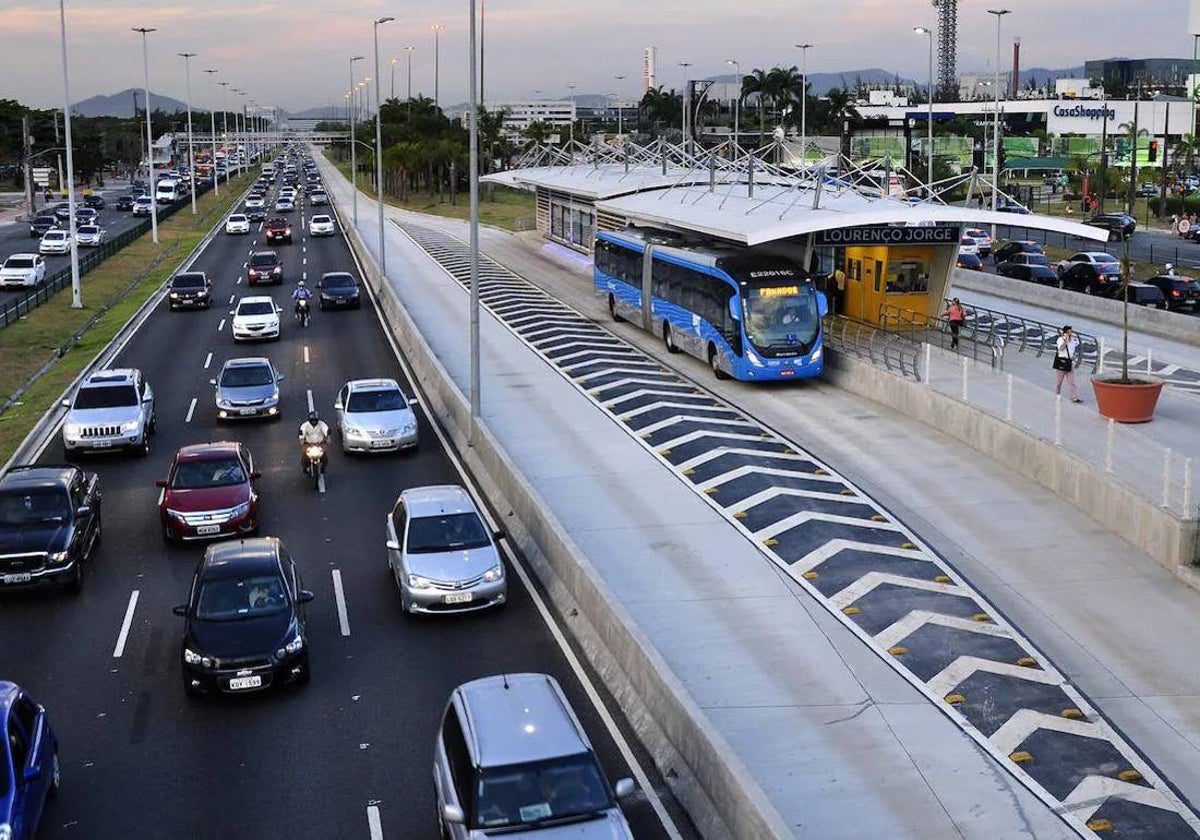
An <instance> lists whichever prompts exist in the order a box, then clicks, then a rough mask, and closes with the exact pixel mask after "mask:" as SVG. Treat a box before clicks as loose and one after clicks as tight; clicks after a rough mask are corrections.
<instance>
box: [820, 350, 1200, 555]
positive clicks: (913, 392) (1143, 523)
mask: <svg viewBox="0 0 1200 840" xmlns="http://www.w3.org/2000/svg"><path fill="white" fill-rule="evenodd" d="M826 379H828V380H829V381H830V382H831V383H832V384H834V385H837V386H838V387H839V388H844V389H846V390H847V391H851V392H852V393H855V394H859V395H860V396H863V397H866V398H868V399H871V400H874V401H875V402H878V403H882V404H883V405H886V406H888V407H889V408H893V409H895V410H897V411H899V412H900V413H902V414H904V415H906V416H908V417H911V418H913V419H914V420H919V421H921V422H922V423H925V424H927V425H929V426H932V427H934V428H935V429H938V430H939V431H942V432H945V433H946V434H948V435H950V436H951V437H953V438H955V439H956V440H958V441H960V442H962V443H965V444H967V445H968V446H970V447H972V448H973V449H976V450H978V451H980V452H982V453H983V454H984V455H986V456H988V457H989V458H992V459H993V460H995V461H996V462H998V463H1001V464H1006V465H1008V466H1010V467H1012V468H1013V469H1015V470H1017V471H1018V472H1020V473H1021V474H1022V475H1024V476H1026V477H1028V478H1031V479H1033V480H1034V481H1036V482H1037V483H1038V484H1041V485H1042V486H1043V487H1046V488H1047V489H1049V490H1051V491H1052V492H1053V493H1055V494H1056V495H1057V496H1059V497H1060V498H1062V499H1065V500H1066V501H1068V502H1070V503H1071V504H1073V505H1075V506H1076V507H1078V508H1079V509H1080V510H1082V511H1083V512H1084V513H1086V514H1088V515H1089V516H1091V517H1092V518H1093V519H1095V520H1096V521H1097V522H1099V523H1100V524H1101V525H1103V526H1104V527H1106V528H1108V529H1109V530H1111V531H1113V532H1115V533H1116V534H1118V535H1119V536H1121V537H1123V538H1125V539H1126V540H1128V541H1129V542H1131V543H1133V544H1134V545H1136V546H1137V547H1138V548H1140V549H1141V550H1142V551H1144V552H1146V553H1147V554H1149V555H1150V556H1151V557H1153V558H1155V559H1156V560H1158V562H1160V563H1162V564H1163V565H1164V566H1166V567H1167V568H1168V569H1170V570H1172V571H1173V572H1176V573H1177V574H1180V573H1181V572H1182V571H1183V570H1184V569H1185V568H1186V567H1187V566H1189V565H1190V564H1192V563H1195V562H1197V561H1198V560H1200V549H1198V546H1197V522H1196V521H1195V520H1183V519H1180V518H1179V517H1178V516H1176V515H1175V514H1174V513H1172V512H1171V511H1168V510H1164V509H1162V508H1160V507H1158V506H1157V505H1155V504H1154V503H1152V502H1150V501H1147V500H1146V499H1144V498H1142V497H1141V496H1139V495H1138V494H1137V493H1136V492H1134V491H1133V490H1131V489H1130V488H1128V487H1126V486H1125V485H1123V484H1121V483H1120V482H1119V481H1117V480H1116V479H1115V478H1114V477H1113V476H1111V475H1109V474H1108V473H1106V472H1104V470H1102V469H1100V468H1099V467H1095V466H1093V465H1091V464H1089V463H1087V462H1086V461H1083V460H1081V459H1079V458H1077V457H1075V456H1074V455H1072V454H1071V453H1070V452H1068V451H1067V450H1065V449H1063V448H1062V447H1060V446H1055V445H1054V443H1053V442H1051V441H1048V440H1045V439H1043V438H1040V437H1038V436H1037V435H1035V434H1033V433H1031V432H1028V431H1026V430H1024V429H1021V428H1019V427H1017V426H1014V425H1011V424H1009V423H1006V422H1005V421H1004V420H1001V419H1000V418H998V417H994V416H992V415H991V414H988V413H987V412H985V411H981V410H979V409H977V408H974V407H973V406H971V405H969V404H967V403H964V402H961V401H959V400H956V399H954V398H953V397H950V396H948V395H946V394H943V393H941V392H939V391H935V390H934V389H932V388H929V387H927V386H925V385H923V384H921V383H919V382H913V381H912V380H909V379H903V378H901V377H899V376H895V375H893V374H890V373H888V372H887V371H884V370H880V369H879V368H876V367H873V366H871V365H870V364H868V363H866V362H862V361H859V360H858V359H855V358H853V357H850V356H847V355H845V354H843V353H836V352H834V353H830V354H829V357H828V361H827V367H826Z"/></svg>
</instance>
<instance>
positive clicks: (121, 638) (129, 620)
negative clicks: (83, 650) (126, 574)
mask: <svg viewBox="0 0 1200 840" xmlns="http://www.w3.org/2000/svg"><path fill="white" fill-rule="evenodd" d="M139 594H140V590H137V589H135V590H133V593H132V594H131V595H130V596H129V606H127V607H126V608H125V620H124V621H122V622H121V632H120V633H119V634H118V635H117V646H116V647H115V648H113V659H120V658H121V657H122V656H124V655H125V642H126V641H128V639H129V628H130V627H132V626H133V613H134V611H135V610H136V609H137V602H138V595H139Z"/></svg>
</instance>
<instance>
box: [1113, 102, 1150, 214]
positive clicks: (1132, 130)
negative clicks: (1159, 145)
mask: <svg viewBox="0 0 1200 840" xmlns="http://www.w3.org/2000/svg"><path fill="white" fill-rule="evenodd" d="M1117 132H1118V133H1120V134H1124V135H1125V142H1127V143H1128V144H1129V189H1128V192H1127V195H1126V197H1125V203H1126V205H1127V207H1128V208H1129V209H1128V212H1130V213H1132V212H1133V201H1134V198H1133V192H1134V189H1135V188H1136V186H1137V185H1136V183H1135V182H1136V181H1137V178H1136V177H1135V173H1136V171H1137V147H1138V138H1139V137H1148V136H1149V135H1150V132H1148V131H1146V129H1144V128H1138V125H1137V123H1136V122H1126V123H1121V124H1120V125H1118V126H1117ZM1107 187H1108V185H1107V184H1105V188H1107Z"/></svg>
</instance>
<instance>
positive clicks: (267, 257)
mask: <svg viewBox="0 0 1200 840" xmlns="http://www.w3.org/2000/svg"><path fill="white" fill-rule="evenodd" d="M246 282H247V283H248V284H249V285H251V286H255V285H258V284H259V283H274V284H276V285H277V286H282V285H283V266H282V265H280V263H279V255H278V254H276V253H275V252H274V251H255V252H254V253H253V254H251V255H250V263H249V265H248V266H247V275H246Z"/></svg>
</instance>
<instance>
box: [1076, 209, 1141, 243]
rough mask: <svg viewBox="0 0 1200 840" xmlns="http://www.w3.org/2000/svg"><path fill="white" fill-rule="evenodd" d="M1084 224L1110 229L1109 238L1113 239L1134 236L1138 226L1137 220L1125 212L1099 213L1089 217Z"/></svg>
mask: <svg viewBox="0 0 1200 840" xmlns="http://www.w3.org/2000/svg"><path fill="white" fill-rule="evenodd" d="M1084 224H1087V225H1091V226H1092V227H1098V228H1104V230H1106V231H1108V238H1109V239H1110V240H1111V239H1128V238H1129V237H1131V236H1133V231H1134V229H1135V228H1136V227H1137V222H1135V221H1134V220H1133V217H1132V216H1127V215H1125V214H1124V213H1099V214H1097V215H1095V216H1092V218H1090V219H1088V220H1087V221H1086V222H1084Z"/></svg>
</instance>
